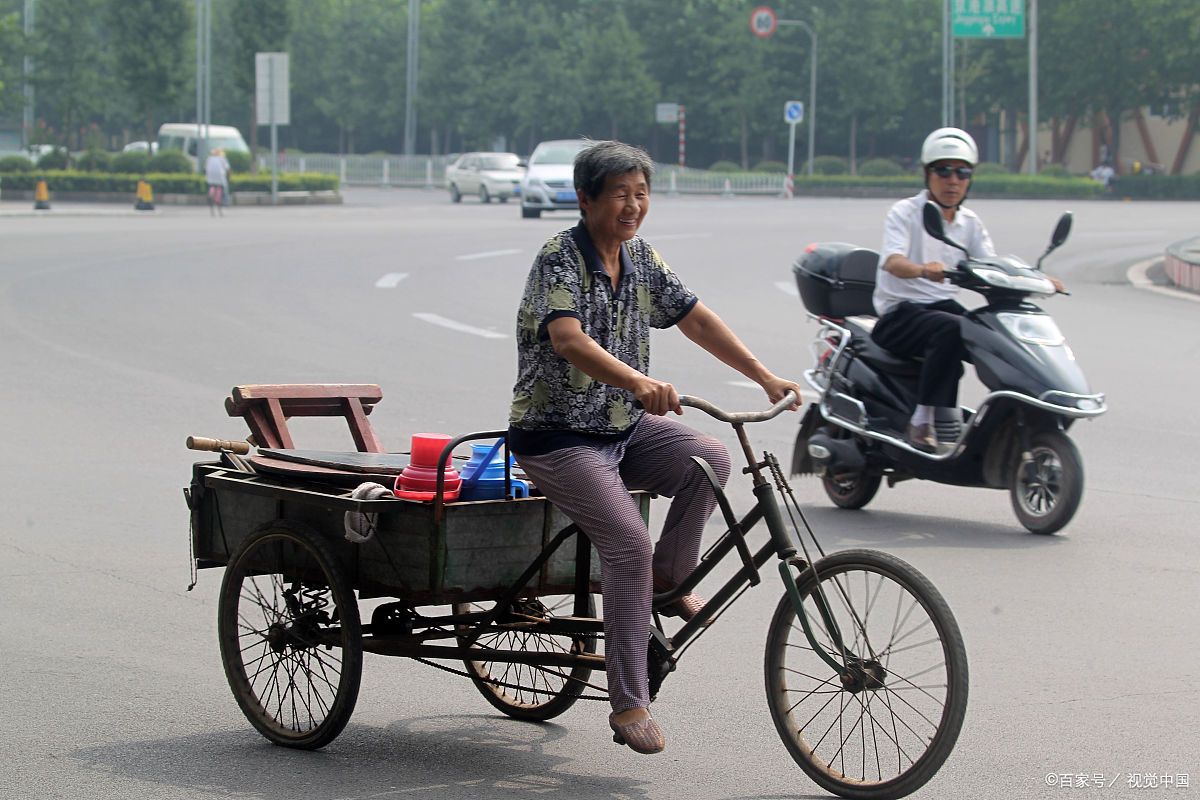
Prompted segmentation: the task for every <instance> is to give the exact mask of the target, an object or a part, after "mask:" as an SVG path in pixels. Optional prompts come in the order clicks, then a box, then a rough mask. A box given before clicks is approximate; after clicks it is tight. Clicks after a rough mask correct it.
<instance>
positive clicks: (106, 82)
mask: <svg viewBox="0 0 1200 800" xmlns="http://www.w3.org/2000/svg"><path fill="white" fill-rule="evenodd" d="M104 2H105V0H41V2H39V3H38V5H37V25H36V28H35V30H34V35H33V43H32V52H33V65H34V73H33V83H34V86H35V87H36V89H37V92H38V108H39V111H40V112H41V113H40V114H39V116H41V117H43V118H44V119H46V120H48V121H50V123H51V125H53V124H54V123H55V122H57V123H58V126H59V129H60V131H61V133H60V134H59V135H58V138H59V141H60V143H61V144H64V145H66V146H67V147H71V146H76V147H77V146H78V145H79V143H80V141H81V139H82V137H81V135H80V133H79V132H78V131H76V126H77V125H79V124H80V123H81V122H82V121H83V120H85V119H88V118H90V117H93V116H97V115H100V114H101V113H102V112H103V107H104V103H105V98H106V97H109V96H110V94H111V91H110V90H111V89H112V88H113V86H112V83H113V82H112V80H111V78H110V76H111V75H112V72H113V70H112V55H111V52H112V51H111V50H110V49H109V48H108V47H107V46H106V45H107V42H106V36H105V31H104V29H103V28H102V27H101V25H100V20H101V19H102V18H103V11H104V5H103V3H104Z"/></svg>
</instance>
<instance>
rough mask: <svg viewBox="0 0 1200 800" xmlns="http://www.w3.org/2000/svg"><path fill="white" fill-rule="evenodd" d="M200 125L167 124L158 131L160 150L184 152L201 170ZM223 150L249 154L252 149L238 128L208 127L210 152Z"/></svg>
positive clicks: (185, 123)
mask: <svg viewBox="0 0 1200 800" xmlns="http://www.w3.org/2000/svg"><path fill="white" fill-rule="evenodd" d="M201 127H202V126H200V125H197V124H196V123H194V122H166V123H164V124H163V125H162V127H160V128H159V129H158V150H159V152H163V151H165V150H182V151H183V152H184V153H185V154H186V155H187V157H188V158H190V159H191V160H192V164H193V165H195V166H196V167H197V168H199V162H198V161H197V153H198V152H199V149H200V135H201V134H202V133H203V131H202V130H201ZM218 147H219V148H221V149H222V150H224V151H225V152H226V153H228V152H230V151H233V150H240V151H241V152H243V153H249V152H250V148H249V147H248V146H247V145H246V140H245V139H243V138H242V134H241V133H239V132H238V129H237V128H234V127H231V126H229V125H209V126H208V149H209V151H212V150H216V149H217V148H218Z"/></svg>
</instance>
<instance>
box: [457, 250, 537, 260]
mask: <svg viewBox="0 0 1200 800" xmlns="http://www.w3.org/2000/svg"><path fill="white" fill-rule="evenodd" d="M520 252H521V251H520V250H488V251H487V252H485V253H467V254H466V255H462V256H455V257H454V258H455V259H456V260H457V261H474V260H475V259H478V258H494V257H496V256H512V255H516V254H517V253H520Z"/></svg>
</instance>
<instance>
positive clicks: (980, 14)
mask: <svg viewBox="0 0 1200 800" xmlns="http://www.w3.org/2000/svg"><path fill="white" fill-rule="evenodd" d="M950 27H951V32H952V33H953V34H954V35H955V36H956V37H958V38H960V39H1023V38H1024V37H1025V0H953V2H951V4H950Z"/></svg>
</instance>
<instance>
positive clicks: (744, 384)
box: [726, 381, 762, 389]
mask: <svg viewBox="0 0 1200 800" xmlns="http://www.w3.org/2000/svg"><path fill="white" fill-rule="evenodd" d="M726 383H728V384H729V385H730V386H737V387H738V388H741V389H762V387H761V386H759V385H758V384H757V383H755V382H754V381H726Z"/></svg>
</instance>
